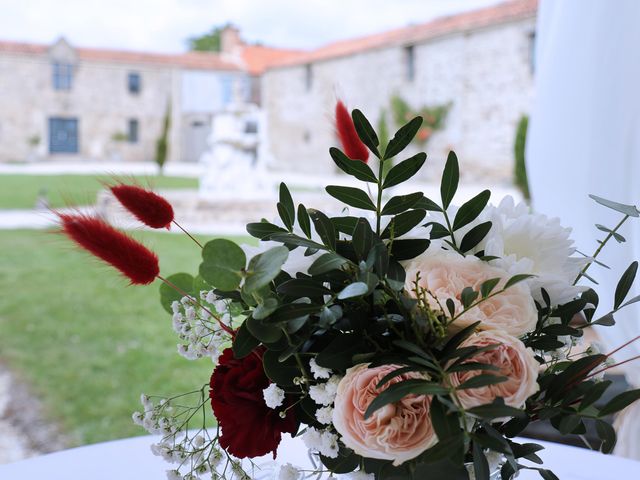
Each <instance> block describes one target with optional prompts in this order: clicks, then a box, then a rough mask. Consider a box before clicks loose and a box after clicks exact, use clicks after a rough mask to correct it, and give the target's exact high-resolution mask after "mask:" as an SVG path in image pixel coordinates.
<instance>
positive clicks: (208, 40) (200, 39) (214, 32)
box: [187, 27, 224, 52]
mask: <svg viewBox="0 0 640 480" xmlns="http://www.w3.org/2000/svg"><path fill="white" fill-rule="evenodd" d="M222 30H224V27H213V28H212V29H211V31H209V32H208V33H205V34H202V35H198V36H195V37H189V38H188V39H187V44H188V46H189V50H191V51H197V52H219V51H220V50H221V48H222V41H221V34H222Z"/></svg>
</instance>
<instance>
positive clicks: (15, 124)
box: [0, 53, 180, 162]
mask: <svg viewBox="0 0 640 480" xmlns="http://www.w3.org/2000/svg"><path fill="white" fill-rule="evenodd" d="M129 72H137V73H139V74H140V77H141V84H142V88H141V91H140V93H138V94H132V93H130V92H129V90H128V84H127V78H128V74H129ZM179 81H180V78H179V75H177V74H176V70H174V69H172V68H169V67H161V66H153V65H143V64H125V63H121V64H118V63H106V62H98V61H86V60H80V61H78V63H77V64H76V66H75V69H74V74H73V84H72V87H71V89H70V90H55V89H54V88H53V81H52V63H51V60H50V58H49V57H48V55H46V54H45V55H37V54H32V55H26V54H22V55H14V54H9V53H0V95H1V96H2V98H1V100H0V105H1V110H0V162H1V161H24V160H25V159H31V160H40V159H51V160H55V159H65V158H70V157H73V158H78V157H80V158H94V159H109V160H117V159H121V160H123V161H145V160H146V161H151V160H153V158H154V152H155V142H156V139H157V138H158V136H159V134H160V131H161V125H162V119H163V117H164V114H165V109H166V104H167V102H168V101H169V100H170V99H172V98H173V99H175V98H176V93H175V92H179V91H180V90H179ZM50 117H74V118H77V119H78V129H79V135H78V142H79V145H78V148H79V151H78V154H75V155H68V154H53V155H50V154H49V122H48V119H49V118H50ZM129 119H136V120H137V121H138V125H139V127H138V128H139V130H138V134H139V138H138V141H137V142H136V143H129V142H127V141H115V140H114V139H113V137H114V135H118V134H120V135H122V134H125V135H126V133H127V128H128V121H129ZM178 132H180V111H179V109H176V108H174V109H173V119H172V134H171V139H170V147H172V148H171V153H170V158H172V159H175V158H176V157H177V155H178V154H179V152H180V149H179V148H175V147H176V146H178V147H179V142H180V135H179V133H178ZM35 138H39V140H40V142H39V144H38V145H33V143H34V142H33V139H35ZM30 140H31V142H30ZM30 143H31V144H30Z"/></svg>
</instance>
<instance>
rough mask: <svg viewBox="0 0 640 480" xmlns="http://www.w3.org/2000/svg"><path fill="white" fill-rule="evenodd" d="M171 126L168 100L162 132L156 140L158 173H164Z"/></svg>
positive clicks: (169, 102)
mask: <svg viewBox="0 0 640 480" xmlns="http://www.w3.org/2000/svg"><path fill="white" fill-rule="evenodd" d="M170 127H171V101H170V100H169V101H168V102H167V109H166V110H165V112H164V119H163V121H162V132H161V133H160V137H158V139H157V140H156V158H155V160H156V163H157V164H158V173H159V174H160V175H162V171H163V169H164V164H165V163H166V161H167V153H168V152H169V128H170Z"/></svg>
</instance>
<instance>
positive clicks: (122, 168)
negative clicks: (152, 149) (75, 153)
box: [0, 161, 203, 177]
mask: <svg viewBox="0 0 640 480" xmlns="http://www.w3.org/2000/svg"><path fill="white" fill-rule="evenodd" d="M202 169H203V166H202V165H200V164H198V163H167V165H166V166H165V169H164V174H165V175H167V176H180V177H199V176H200V175H201V174H202ZM3 173H6V174H9V173H11V174H18V175H29V174H31V175H56V174H60V175H62V174H67V173H70V174H73V173H77V174H85V175H90V174H104V173H109V174H111V173H112V174H117V175H156V174H157V173H158V166H157V165H156V164H155V163H152V162H136V163H125V162H91V161H86V162H83V161H78V162H39V163H0V175H1V174H3Z"/></svg>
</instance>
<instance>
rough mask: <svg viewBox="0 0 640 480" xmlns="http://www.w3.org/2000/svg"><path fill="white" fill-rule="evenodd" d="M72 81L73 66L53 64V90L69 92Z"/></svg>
mask: <svg viewBox="0 0 640 480" xmlns="http://www.w3.org/2000/svg"><path fill="white" fill-rule="evenodd" d="M72 80H73V65H71V64H70V63H54V64H53V88H55V89H56V90H71V83H72Z"/></svg>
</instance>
